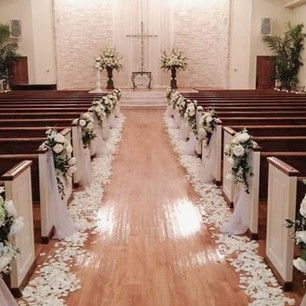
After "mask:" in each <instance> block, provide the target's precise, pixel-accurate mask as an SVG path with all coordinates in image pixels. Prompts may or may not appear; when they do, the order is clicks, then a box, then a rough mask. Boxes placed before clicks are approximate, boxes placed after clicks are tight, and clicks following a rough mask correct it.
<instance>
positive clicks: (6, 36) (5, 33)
mask: <svg viewBox="0 0 306 306" xmlns="http://www.w3.org/2000/svg"><path fill="white" fill-rule="evenodd" d="M17 49H18V44H17V42H16V41H15V40H14V39H12V38H11V37H10V29H9V26H8V25H5V24H1V23H0V78H5V79H6V80H8V77H9V75H8V69H9V66H10V64H11V63H12V62H13V61H14V60H15V59H16V57H17V56H18V54H17V52H16V50H17Z"/></svg>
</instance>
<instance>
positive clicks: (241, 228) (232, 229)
mask: <svg viewBox="0 0 306 306" xmlns="http://www.w3.org/2000/svg"><path fill="white" fill-rule="evenodd" d="M236 188H237V191H236V196H235V198H236V199H235V201H234V212H233V214H232V215H231V217H230V219H229V221H228V222H226V223H225V224H224V225H223V226H222V229H221V230H222V232H223V233H227V234H229V235H242V234H245V232H246V231H247V230H248V228H249V225H250V194H248V193H247V192H246V191H245V188H244V186H242V185H237V187H236Z"/></svg>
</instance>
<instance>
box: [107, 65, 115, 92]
mask: <svg viewBox="0 0 306 306" xmlns="http://www.w3.org/2000/svg"><path fill="white" fill-rule="evenodd" d="M106 71H107V77H108V80H107V86H106V89H115V87H114V81H113V80H112V79H113V68H106Z"/></svg>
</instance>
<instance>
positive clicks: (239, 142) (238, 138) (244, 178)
mask: <svg viewBox="0 0 306 306" xmlns="http://www.w3.org/2000/svg"><path fill="white" fill-rule="evenodd" d="M254 147H255V143H254V142H253V141H252V139H251V136H250V134H249V133H248V131H247V129H243V130H242V131H241V132H239V133H236V135H235V136H234V138H233V140H232V142H231V143H230V145H227V146H226V147H225V154H226V156H228V161H229V163H230V165H231V173H230V175H229V176H228V178H230V179H233V180H234V182H235V183H236V184H241V185H243V186H244V188H245V191H246V193H248V194H249V193H250V190H249V182H248V178H249V177H250V176H252V175H253V173H252V169H251V167H250V165H249V157H250V151H251V150H252V149H253V148H254Z"/></svg>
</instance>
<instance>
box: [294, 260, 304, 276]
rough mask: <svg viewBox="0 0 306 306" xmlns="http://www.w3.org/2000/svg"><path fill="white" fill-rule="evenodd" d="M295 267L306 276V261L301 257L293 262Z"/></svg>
mask: <svg viewBox="0 0 306 306" xmlns="http://www.w3.org/2000/svg"><path fill="white" fill-rule="evenodd" d="M293 265H294V266H295V267H296V268H297V269H298V270H299V271H301V272H303V273H304V274H306V261H305V260H304V259H302V258H301V257H299V258H297V259H294V260H293Z"/></svg>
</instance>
